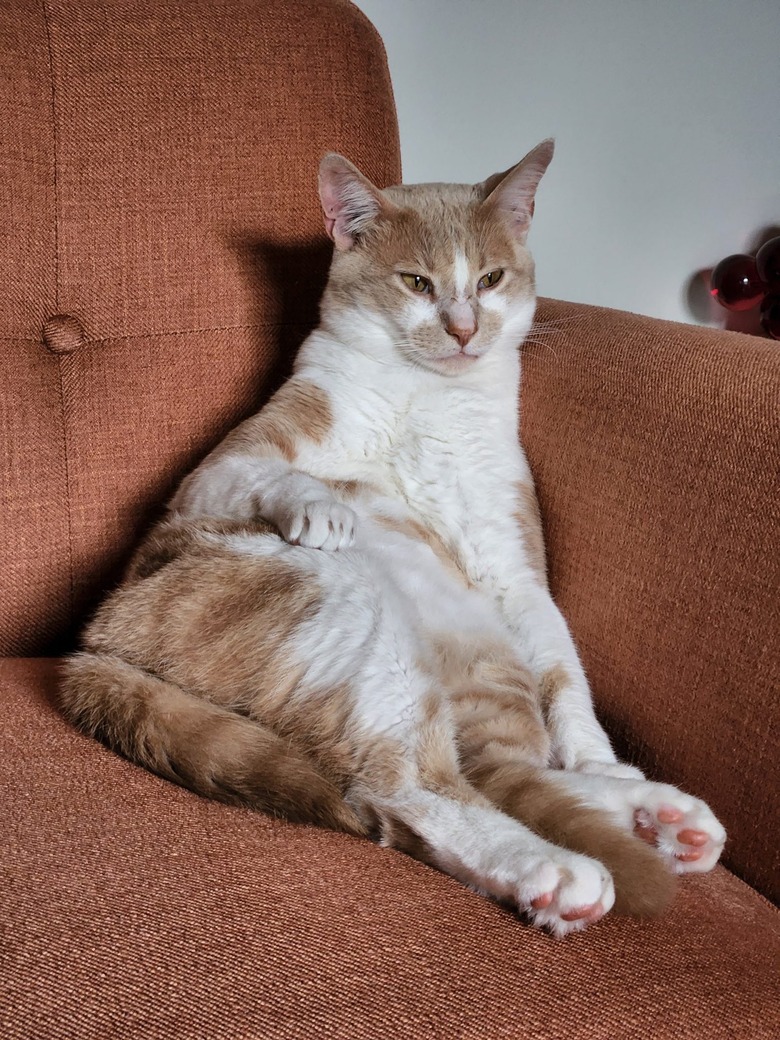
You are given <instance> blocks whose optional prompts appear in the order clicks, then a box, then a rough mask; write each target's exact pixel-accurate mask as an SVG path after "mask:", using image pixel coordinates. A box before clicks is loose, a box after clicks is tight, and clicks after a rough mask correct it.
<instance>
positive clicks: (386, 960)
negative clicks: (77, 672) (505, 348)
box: [0, 0, 780, 1040]
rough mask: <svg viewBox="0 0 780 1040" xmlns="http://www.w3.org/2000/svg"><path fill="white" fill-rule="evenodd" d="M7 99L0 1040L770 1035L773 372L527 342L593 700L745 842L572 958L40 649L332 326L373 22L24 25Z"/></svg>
mask: <svg viewBox="0 0 780 1040" xmlns="http://www.w3.org/2000/svg"><path fill="white" fill-rule="evenodd" d="M0 111H2V118H0V279H1V280H2V284H3V286H4V290H5V291H4V294H3V295H2V297H0V488H1V489H2V499H1V501H0V534H1V535H2V537H0V589H1V594H0V595H1V599H0V608H1V609H0V655H4V656H2V657H0V706H1V707H2V715H3V723H2V726H0V806H2V827H1V828H0V869H1V870H2V875H1V876H0V1040H30V1038H32V1037H35V1038H38V1037H40V1038H42V1040H93V1038H94V1040H107V1038H114V1037H116V1038H121V1040H136V1038H138V1040H147V1038H148V1040H222V1038H225V1040H239V1038H240V1040H255V1038H261V1037H262V1038H263V1040H265V1038H266V1037H268V1038H274V1037H280V1038H301V1040H303V1038H306V1040H308V1038H310V1037H319V1036H327V1037H333V1038H339V1040H340V1038H344V1040H361V1038H366V1040H369V1038H371V1040H374V1038H376V1037H391V1036H392V1037H396V1036H408V1037H432V1038H442V1040H450V1038H455V1037H463V1038H470V1037H473V1038H491V1040H492V1038H494V1037H495V1038H499V1037H529V1038H538V1040H558V1038H561V1037H566V1038H567V1040H579V1038H582V1040H601V1038H604V1040H607V1038H609V1040H613V1038H619V1040H627V1038H634V1037H637V1038H645V1037H648V1038H649V1037H652V1038H653V1040H656V1038H657V1040H665V1038H667V1037H669V1038H672V1037H674V1038H688V1037H690V1038H695V1040H701V1038H702V1037H708V1038H712V1040H721V1038H723V1040H726V1038H731V1037H739V1038H742V1037H745V1038H748V1037H749V1038H751V1040H764V1038H766V1040H770V1038H774V1037H775V1036H777V1035H778V1034H780V1011H779V1010H778V1001H777V989H776V966H777V963H778V961H780V925H779V924H778V913H777V910H776V909H775V908H774V907H773V906H771V904H770V903H769V902H767V901H766V899H764V898H763V896H762V895H761V894H760V892H763V893H766V894H770V895H775V896H776V894H777V890H778V889H777V885H778V872H777V867H776V860H775V861H774V865H773V860H772V855H773V847H774V846H775V845H776V842H775V841H774V840H773V839H774V836H775V835H776V833H777V830H778V815H779V814H778V809H777V788H778V784H777V761H776V759H777V756H776V754H774V753H773V752H774V747H773V743H772V738H773V734H774V732H776V729H777V715H778V711H777V688H778V682H777V678H778V677H777V672H776V669H777V644H778V638H777V635H778V633H777V626H778V617H779V616H780V615H779V613H778V596H777V591H778V584H779V582H778V573H777V564H778V559H777V552H776V545H775V549H774V553H773V552H772V546H773V542H774V541H776V532H777V511H776V510H777V500H776V487H775V485H774V482H773V481H774V478H775V477H776V460H777V457H778V444H777V438H778V425H777V414H776V402H777V399H778V378H779V376H778V371H779V362H778V356H777V355H776V352H773V349H772V348H771V347H770V346H767V345H765V344H761V343H759V342H757V341H755V340H751V339H748V338H746V337H741V336H736V335H732V336H729V335H725V334H720V333H715V332H711V331H707V330H695V329H691V328H687V327H683V326H671V325H668V324H663V323H659V322H654V321H650V320H648V319H642V318H637V317H635V316H630V315H622V314H618V313H615V312H609V311H604V310H602V309H595V308H585V307H575V306H572V305H569V304H558V303H553V302H551V301H544V302H543V304H542V308H541V317H542V318H546V319H550V320H552V321H555V322H556V323H557V325H556V328H555V330H554V331H553V332H552V333H551V335H550V336H549V338H548V339H546V340H545V344H546V345H545V346H535V345H533V344H532V345H529V346H528V347H527V348H525V351H524V371H525V375H524V382H523V434H524V439H525V441H526V444H527V446H528V449H529V453H530V456H531V461H532V465H533V469H534V473H535V476H536V478H537V481H538V485H539V491H540V497H541V503H542V511H543V516H544V522H545V528H546V535H547V541H548V553H549V558H550V571H551V581H552V587H553V591H554V593H555V595H556V597H557V599H558V601H559V603H560V604H561V606H562V608H563V610H564V612H565V613H566V614H567V616H568V617H569V619H570V621H571V624H572V626H573V629H574V632H575V635H576V638H577V640H578V643H579V646H580V649H581V651H582V655H583V658H584V660H585V664H586V667H587V669H588V671H589V673H590V675H591V677H592V680H593V685H594V689H595V692H596V700H597V704H598V708H599V710H600V712H601V714H602V716H603V718H604V720H605V722H606V723H607V725H608V727H609V728H610V730H611V731H612V732H613V733H614V734H615V736H616V738H617V741H618V743H619V745H620V746H621V748H622V749H623V750H624V751H625V752H626V753H628V754H629V755H631V756H632V757H633V758H635V759H636V760H637V761H638V762H639V763H640V764H642V765H643V766H644V767H645V768H647V769H649V770H650V771H651V772H652V773H653V774H654V775H655V776H657V777H658V778H659V779H668V780H671V781H677V782H680V783H682V784H683V785H684V786H686V787H688V788H689V789H690V790H691V791H692V792H694V793H696V794H699V795H702V796H703V797H705V798H707V799H708V800H710V801H711V803H712V804H713V806H714V808H715V809H716V810H717V811H718V812H719V814H720V815H721V817H722V819H723V821H724V823H725V825H726V827H727V829H728V830H729V833H730V835H731V838H730V842H729V844H728V846H727V850H726V859H725V864H726V866H725V867H719V868H718V869H717V870H716V871H715V872H714V874H712V875H709V876H706V877H701V878H693V879H686V880H685V881H683V882H682V884H681V886H680V893H679V896H678V898H677V899H676V901H675V903H674V905H673V907H672V910H671V911H670V912H669V913H668V914H667V915H666V916H665V917H664V918H662V919H660V920H658V921H652V922H647V921H636V920H628V919H620V918H617V917H615V916H614V915H608V916H607V918H605V920H604V921H602V922H599V923H598V925H596V926H594V927H592V928H590V929H589V930H588V931H587V932H586V933H584V934H582V935H576V936H572V937H570V938H569V939H567V940H564V941H561V942H556V941H554V940H552V939H551V938H550V937H548V936H546V935H542V934H539V933H536V932H534V931H532V930H531V929H529V928H528V927H526V926H525V925H524V924H523V923H522V922H521V921H520V920H519V919H518V918H517V917H516V916H515V915H513V914H512V913H510V912H508V911H506V910H504V909H502V908H501V907H499V906H496V905H495V904H492V903H490V902H488V901H487V900H484V899H482V898H481V897H478V896H476V895H474V894H473V893H471V892H469V891H468V890H467V889H465V888H464V887H462V886H461V885H459V884H457V883H456V882H455V881H453V880H451V879H450V878H448V877H446V876H444V875H443V874H439V873H437V872H435V871H433V870H430V869H428V868H426V867H424V866H422V865H421V864H419V863H417V862H415V861H414V860H411V859H408V858H407V857H405V856H403V855H401V854H400V853H395V852H391V851H388V850H383V849H380V848H377V847H376V846H374V845H372V844H371V843H369V842H367V841H359V840H356V839H352V838H348V837H344V836H340V835H335V834H332V833H328V832H325V831H319V830H315V829H312V828H303V827H292V826H290V825H287V824H284V823H282V822H280V821H275V820H271V819H269V818H267V817H264V816H260V815H257V814H254V815H253V814H252V813H249V812H242V811H240V810H235V809H231V808H228V807H225V806H223V805H218V804H216V803H211V802H207V801H203V800H201V799H198V798H197V797H196V796H194V795H193V794H191V793H189V792H187V791H184V790H181V789H179V788H177V787H174V786H172V785H171V784H168V783H166V782H164V781H162V780H160V779H159V778H157V777H154V776H151V775H150V774H148V773H145V772H143V771H142V770H140V769H138V768H136V767H135V766H133V765H131V764H129V763H127V762H125V761H123V760H122V759H120V758H118V757H116V756H115V755H113V754H111V753H110V752H108V751H107V750H106V749H105V748H103V747H101V746H100V745H98V744H97V743H95V742H93V741H90V740H87V739H86V738H84V737H82V736H81V735H80V734H78V733H77V732H75V731H74V730H73V729H72V728H71V727H69V726H68V725H67V724H66V723H65V722H64V721H63V719H62V718H61V717H60V716H59V715H58V714H57V712H56V709H55V707H54V691H55V687H56V667H57V665H56V660H55V659H54V656H53V655H54V654H55V652H56V651H57V650H58V649H61V648H62V647H64V646H67V645H69V643H70V641H71V640H72V634H73V630H74V628H75V626H77V625H78V624H79V623H80V621H81V620H83V617H84V614H85V612H86V610H88V609H89V607H90V605H91V604H92V603H94V602H95V601H96V598H97V597H98V596H99V595H100V594H101V592H102V591H103V590H104V589H105V587H106V585H107V584H109V583H110V582H111V581H112V580H113V576H114V575H115V574H116V571H117V567H118V566H119V565H120V564H121V563H122V561H123V559H124V557H125V555H126V554H127V552H128V550H129V548H130V547H131V545H132V544H133V542H134V540H135V538H136V535H137V533H138V531H139V529H140V528H141V527H142V526H143V525H144V524H146V523H147V522H148V520H149V519H150V517H151V516H152V515H153V513H154V511H155V510H156V509H157V508H158V507H159V505H160V503H161V502H162V501H163V500H164V499H165V496H166V495H167V494H168V493H169V491H170V489H171V488H172V487H173V485H174V484H175V482H176V480H177V478H178V476H179V475H180V474H181V473H182V472H183V471H184V470H185V469H187V468H188V467H189V466H190V465H191V464H192V463H193V462H194V461H196V460H197V459H198V458H199V457H200V456H202V455H203V453H204V452H205V451H206V450H207V449H208V448H209V447H210V446H211V445H212V444H213V443H215V441H216V440H218V439H219V438H220V437H221V435H222V434H223V433H224V432H225V431H226V430H227V429H228V428H229V427H230V426H231V425H233V424H234V423H235V422H236V421H237V420H238V419H239V418H240V417H242V416H243V415H245V414H247V413H248V412H250V411H252V410H254V409H255V408H256V407H257V406H258V405H259V404H260V403H261V402H262V400H263V399H264V398H265V397H266V396H267V395H268V394H269V393H270V392H271V390H272V389H273V388H274V386H275V385H277V384H278V382H279V381H280V380H281V379H282V378H283V376H284V374H285V372H286V371H287V370H288V368H289V364H290V360H291V357H292V355H293V352H294V349H295V347H296V345H297V343H299V342H300V340H301V339H302V337H303V336H304V334H305V332H306V330H307V329H308V328H310V327H311V325H312V324H313V322H314V321H315V319H316V309H317V299H318V296H319V293H320V291H321V288H322V285H323V281H324V277H325V272H326V268H327V263H328V258H329V248H328V246H327V242H326V240H325V238H324V235H323V233H322V231H321V221H320V215H319V209H318V202H317V196H316V166H317V162H318V159H319V157H320V155H321V153H322V152H324V151H326V150H328V149H335V150H338V151H341V152H343V153H345V154H346V155H347V156H349V157H350V158H352V159H353V160H355V161H356V162H357V163H358V164H359V165H360V166H361V167H362V168H364V169H365V170H366V172H367V173H368V174H369V175H370V176H371V177H372V178H373V179H374V180H376V181H377V182H379V183H391V182H396V181H398V179H399V177H400V168H399V158H398V137H397V129H396V122H395V111H394V107H393V100H392V92H391V88H390V83H389V79H388V74H387V66H386V62H385V56H384V51H383V49H382V46H381V42H380V41H379V39H378V37H377V35H376V33H375V32H374V30H373V29H372V27H371V26H370V25H369V24H368V23H367V22H366V20H365V18H364V17H363V16H362V15H361V14H360V13H359V12H358V11H357V10H356V9H355V8H354V7H352V6H351V5H350V4H349V3H347V2H346V0H295V2H294V3H287V4H279V3H272V2H271V0H188V2H187V3H179V2H176V0H4V2H3V3H2V4H0ZM773 467H774V468H773ZM33 653H34V654H41V655H43V654H49V655H52V656H51V657H49V658H41V659H39V660H35V659H32V658H27V657H22V656H13V655H23V654H33ZM731 871H733V873H732V872H731ZM737 875H739V876H737ZM740 878H742V879H744V880H740ZM745 881H748V882H750V883H751V884H752V885H754V886H756V887H755V888H752V887H749V885H748V884H746V883H745Z"/></svg>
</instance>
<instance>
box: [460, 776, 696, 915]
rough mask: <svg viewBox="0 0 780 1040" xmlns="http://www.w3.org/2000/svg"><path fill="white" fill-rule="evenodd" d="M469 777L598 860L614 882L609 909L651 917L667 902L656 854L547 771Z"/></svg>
mask: <svg viewBox="0 0 780 1040" xmlns="http://www.w3.org/2000/svg"><path fill="white" fill-rule="evenodd" d="M469 778H470V779H471V780H472V782H473V783H474V784H475V786H477V787H478V788H479V789H480V790H481V791H482V792H483V793H484V794H485V795H487V797H488V798H490V799H491V801H493V802H494V803H495V804H496V805H498V806H499V808H501V809H502V810H503V811H504V812H506V813H508V814H509V815H510V816H514V817H515V819H517V820H520V821H521V822H522V823H524V824H525V825H526V826H527V827H529V828H530V829H531V830H532V831H534V832H535V833H536V834H538V835H539V836H540V837H542V838H545V839H546V840H547V841H550V842H552V843H553V844H554V845H560V846H562V847H563V848H566V849H569V850H570V851H572V852H580V853H582V854H583V855H585V856H590V857H592V858H593V859H596V860H598V861H599V862H600V863H603V864H604V866H605V867H606V868H607V869H608V870H609V872H610V874H611V875H612V880H613V882H614V884H615V912H616V913H619V914H631V915H634V916H637V917H655V916H657V915H658V914H661V913H663V911H664V910H665V909H666V908H667V907H668V906H669V904H670V902H671V901H672V898H673V897H674V892H675V889H676V885H677V880H676V878H675V876H674V875H673V874H672V873H671V872H670V871H669V870H668V868H667V866H666V864H665V863H664V861H663V859H662V858H661V856H660V854H659V853H658V852H657V851H656V850H655V849H654V848H653V847H652V846H650V845H648V844H646V843H645V842H644V841H642V840H641V839H640V838H638V837H636V836H635V835H633V834H631V833H630V832H629V831H626V830H624V829H623V828H622V827H620V825H619V824H618V823H613V822H612V820H611V819H610V818H609V816H608V815H607V814H606V812H605V811H603V810H601V809H594V808H591V807H590V806H588V805H585V804H583V802H581V801H580V800H579V799H578V798H577V797H576V796H574V795H572V794H570V793H569V792H568V791H564V790H562V788H561V786H560V785H559V784H558V783H557V782H556V781H555V778H554V776H551V775H550V774H549V773H546V772H540V771H538V770H534V769H530V768H529V769H526V770H518V769H517V768H512V769H511V770H507V771H506V772H504V771H503V770H501V769H495V768H494V769H492V770H484V771H482V770H480V769H479V767H477V768H476V769H475V770H473V771H470V772H469Z"/></svg>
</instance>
